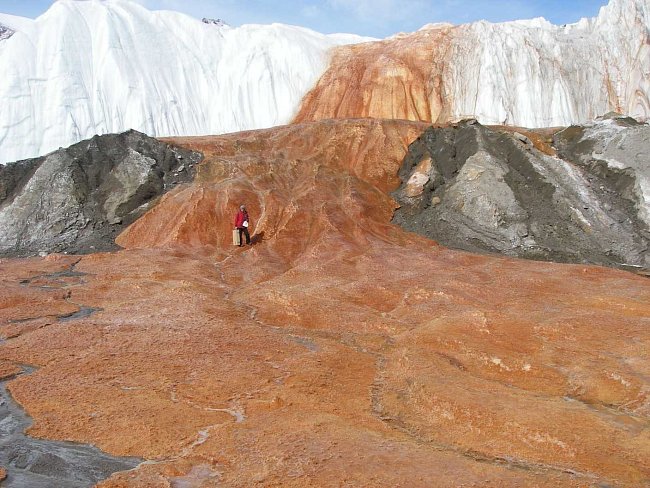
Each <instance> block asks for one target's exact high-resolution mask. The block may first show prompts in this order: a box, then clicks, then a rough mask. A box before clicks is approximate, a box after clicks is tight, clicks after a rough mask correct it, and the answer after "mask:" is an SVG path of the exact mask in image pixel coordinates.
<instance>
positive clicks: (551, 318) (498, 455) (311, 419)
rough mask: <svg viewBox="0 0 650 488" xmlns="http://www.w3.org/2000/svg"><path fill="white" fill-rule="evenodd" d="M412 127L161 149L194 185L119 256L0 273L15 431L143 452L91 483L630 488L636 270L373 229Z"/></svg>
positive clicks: (639, 395) (647, 467) (646, 366)
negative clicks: (88, 311) (182, 158)
mask: <svg viewBox="0 0 650 488" xmlns="http://www.w3.org/2000/svg"><path fill="white" fill-rule="evenodd" d="M424 127H425V126H424V125H423V124H420V123H415V122H398V121H378V120H354V121H340V120H339V121H323V122H319V123H309V124H307V123H306V124H299V125H293V126H287V127H281V128H275V129H269V130H262V131H251V132H245V133H238V134H230V135H226V136H219V137H201V138H182V139H173V142H174V143H176V144H179V145H182V146H185V147H190V148H192V149H195V150H199V151H202V152H203V153H204V154H205V160H204V161H203V162H202V163H201V164H200V165H199V168H198V176H197V179H196V181H195V182H194V183H192V184H188V185H183V186H180V187H179V188H177V189H176V190H174V191H172V192H170V193H168V194H166V195H165V196H163V197H162V198H161V200H160V202H159V203H158V205H157V206H156V207H155V208H153V209H152V210H150V211H149V212H148V213H147V214H145V215H144V216H143V217H142V218H141V219H140V220H138V221H137V222H135V223H134V224H133V225H132V226H131V227H130V228H128V229H127V230H126V231H125V232H124V233H123V234H122V235H121V236H120V237H119V239H118V243H119V244H120V245H122V246H123V247H125V250H123V251H120V252H116V253H105V254H94V255H89V256H84V257H81V258H80V257H65V256H61V257H57V256H50V257H48V258H45V259H41V258H35V259H30V260H3V261H2V262H0V276H1V277H2V278H1V279H2V285H3V286H2V292H1V293H2V294H1V295H0V297H1V299H2V304H3V307H2V308H1V309H0V320H1V324H2V325H0V333H2V334H3V335H4V336H7V337H8V336H10V337H11V338H10V339H9V340H8V341H7V342H5V343H4V344H3V345H2V347H0V360H2V362H0V367H2V368H3V371H4V368H10V367H11V365H15V364H33V365H35V366H39V367H40V368H39V369H38V370H37V371H35V372H34V373H32V374H31V375H29V376H24V377H19V378H18V379H16V380H14V381H12V382H11V383H9V389H10V391H11V393H12V394H13V395H14V397H15V398H16V400H17V401H18V402H20V403H21V404H22V405H23V406H24V407H25V408H26V410H27V412H28V413H29V414H30V415H31V416H32V417H33V419H34V423H33V425H32V427H31V428H30V431H29V433H30V434H31V435H33V436H36V437H48V438H54V439H67V440H73V441H79V442H86V443H93V444H96V445H97V446H98V447H100V448H101V449H103V450H105V451H107V452H109V453H111V454H115V455H133V456H140V457H144V458H147V459H149V460H150V462H148V463H146V464H143V465H141V466H140V467H139V468H137V469H135V470H133V471H130V472H124V473H117V474H115V475H113V476H112V477H111V478H110V479H109V480H107V481H105V482H103V483H101V484H100V486H102V487H104V488H107V487H151V486H233V487H235V486H237V487H239V486H241V487H245V486H246V487H247V486H254V485H259V486H294V487H309V486H313V487H317V486H318V487H321V486H322V487H325V486H327V487H329V486H355V487H357V486H361V487H376V486H387V487H396V486H403V487H430V486H441V487H456V486H512V487H515V486H540V487H541V486H554V487H556V486H563V487H564V486H566V487H583V486H585V487H586V486H598V485H601V486H605V485H609V486H633V487H636V486H638V487H641V486H645V485H646V484H647V482H648V479H649V478H650V462H649V461H648V460H649V459H650V432H649V429H648V418H649V416H650V399H649V397H648V395H649V394H650V380H649V377H650V358H649V357H648V354H647V351H648V350H649V347H648V346H649V345H650V329H649V328H648V317H650V281H648V280H647V279H646V278H643V277H640V276H636V275H633V274H631V273H626V272H622V271H616V270H612V269H606V268H600V267H592V266H580V265H560V264H553V263H541V262H532V261H523V260H516V259H509V258H502V257H495V256H482V255H472V254H469V253H465V252H459V251H452V250H449V249H445V248H443V247H441V246H438V245H437V244H436V243H434V242H432V241H429V240H426V239H424V238H422V237H419V236H416V235H414V234H409V233H406V232H404V231H402V230H401V229H399V228H397V227H395V226H393V225H391V224H390V219H391V216H392V212H393V209H394V205H395V204H394V201H393V200H392V199H391V198H390V197H389V196H388V193H389V192H390V191H391V190H393V189H394V188H396V186H397V184H398V181H397V177H396V174H397V169H398V168H399V165H400V164H401V160H402V158H403V157H404V154H405V152H406V148H407V146H408V144H409V143H410V142H411V141H413V140H414V139H415V138H417V136H419V135H420V133H421V132H422V130H423V129H424ZM242 203H244V204H246V205H247V207H248V209H249V213H250V215H251V218H252V229H253V234H254V244H253V246H251V247H247V248H243V249H240V248H235V247H233V246H232V244H231V240H230V232H231V230H232V222H231V221H232V219H233V217H234V212H235V211H236V209H237V207H238V206H239V205H240V204H242ZM65 270H72V271H74V273H68V274H66V273H61V272H62V271H65ZM57 273H58V274H57ZM62 276H63V277H62ZM34 277H38V278H34ZM33 278H34V279H33ZM81 306H83V307H93V308H98V309H101V311H97V312H96V313H94V314H92V315H91V316H88V317H85V318H80V319H77V320H69V321H63V322H57V321H55V320H51V319H50V318H51V317H58V316H61V315H63V314H66V313H69V312H70V310H69V309H70V308H75V307H76V308H77V309H78V308H79V307H81ZM16 319H20V320H21V322H19V323H18V324H17V323H16V322H15V320H16ZM30 324H31V325H32V326H30ZM18 325H19V326H20V327H18Z"/></svg>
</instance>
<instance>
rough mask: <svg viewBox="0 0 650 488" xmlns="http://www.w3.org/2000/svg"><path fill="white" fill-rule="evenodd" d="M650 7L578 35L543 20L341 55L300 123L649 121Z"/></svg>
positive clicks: (441, 32)
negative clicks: (612, 116) (361, 119)
mask: <svg viewBox="0 0 650 488" xmlns="http://www.w3.org/2000/svg"><path fill="white" fill-rule="evenodd" d="M649 5H650V0H611V1H610V3H609V5H608V6H607V7H603V8H602V9H601V11H600V14H599V15H598V16H597V17H596V18H593V19H582V20H581V21H579V22H577V23H575V24H571V25H564V26H556V25H553V24H551V23H549V22H548V21H546V20H545V19H543V18H538V19H531V20H522V21H515V22H504V23H500V24H492V23H489V22H485V21H481V22H476V23H473V24H465V25H461V26H456V27H454V26H450V25H439V24H438V25H435V24H434V25H427V26H425V27H423V28H422V29H421V30H420V31H418V32H415V33H413V34H405V35H398V36H394V37H392V38H389V39H386V40H384V41H380V42H373V43H366V44H363V45H361V46H342V47H338V48H336V49H335V53H334V55H333V57H332V62H331V63H330V67H329V68H328V70H327V72H326V73H325V74H324V75H323V76H322V77H321V79H320V80H319V82H318V84H317V85H316V86H315V87H314V89H313V90H312V91H311V92H310V93H309V94H308V95H307V97H306V98H305V101H304V103H303V105H302V107H301V109H300V112H299V113H298V116H297V118H296V120H298V121H306V120H319V119H327V118H345V117H354V116H355V115H356V116H364V115H366V116H367V115H370V116H373V117H384V118H390V117H393V116H397V118H405V119H408V120H421V121H426V122H439V123H445V122H449V121H450V120H454V119H460V118H466V117H475V118H477V119H478V120H479V121H480V122H483V123H486V124H506V125H516V126H526V127H549V126H563V125H568V124H571V123H581V122H586V121H588V120H591V119H593V118H595V117H597V116H600V115H603V114H605V113H607V112H610V111H616V112H619V113H625V114H628V115H631V116H633V117H636V118H639V119H647V118H648V116H649V115H650V108H649V104H648V94H649V93H650V38H649V36H648V28H649V26H650V13H649V10H650V7H649ZM410 106H412V107H417V108H418V109H417V110H410V109H409V107H410ZM420 108H421V109H420Z"/></svg>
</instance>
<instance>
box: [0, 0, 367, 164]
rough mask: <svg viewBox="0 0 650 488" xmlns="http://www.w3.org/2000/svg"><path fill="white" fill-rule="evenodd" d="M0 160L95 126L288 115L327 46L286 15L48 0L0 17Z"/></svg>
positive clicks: (208, 127)
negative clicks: (217, 15) (235, 22)
mask: <svg viewBox="0 0 650 488" xmlns="http://www.w3.org/2000/svg"><path fill="white" fill-rule="evenodd" d="M0 23H3V24H6V25H7V26H8V27H12V28H13V29H14V30H16V31H17V32H16V33H15V34H14V35H13V36H11V37H10V38H9V39H6V40H4V41H0V73H2V77H1V79H0V163H6V162H9V161H14V160H18V159H23V158H28V157H33V156H38V155H42V154H44V153H47V152H49V151H52V150H54V149H57V148H59V147H61V146H67V145H69V144H71V143H74V142H77V141H80V140H82V139H84V138H87V137H90V136H92V135H94V134H104V133H113V132H120V131H122V130H125V129H136V130H139V131H141V132H145V133H147V134H149V135H153V136H164V135H180V134H182V135H197V134H213V133H224V132H234V131H239V130H243V129H253V128H260V127H271V126H274V125H279V124H283V123H286V122H288V121H289V120H290V119H291V117H292V116H293V115H294V112H295V110H296V107H298V104H299V103H300V100H301V98H302V97H303V95H304V94H305V93H306V92H307V91H308V90H309V89H310V88H311V87H312V86H313V85H314V84H315V83H316V81H317V80H318V77H319V76H320V75H321V73H322V72H323V71H324V70H325V69H326V67H327V52H328V50H329V48H331V47H332V46H335V45H338V44H342V43H347V42H359V41H362V40H363V38H361V37H358V36H348V35H329V36H326V35H322V34H319V33H316V32H313V31H310V30H307V29H303V28H300V27H293V26H287V25H278V24H273V25H245V26H242V27H239V28H230V27H227V26H218V25H214V24H206V23H203V22H202V21H201V20H199V19H194V18H191V17H188V16H186V15H184V14H180V13H176V12H168V11H160V12H151V11H148V10H146V9H145V8H143V7H141V6H140V5H138V4H136V3H133V2H130V1H125V0H108V1H98V0H89V1H83V2H80V1H73V0H59V1H56V2H54V4H53V5H52V7H51V8H50V9H49V10H48V11H47V12H46V13H45V14H43V15H42V16H41V17H39V18H37V19H36V20H35V21H29V20H28V19H16V18H15V17H11V16H0Z"/></svg>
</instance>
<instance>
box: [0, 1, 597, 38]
mask: <svg viewBox="0 0 650 488" xmlns="http://www.w3.org/2000/svg"><path fill="white" fill-rule="evenodd" d="M137 1H138V3H141V4H143V5H145V6H146V7H147V8H150V9H153V10H160V9H166V10H178V11H181V12H185V13H188V14H190V15H192V16H194V17H199V18H201V17H213V18H222V19H224V20H225V21H226V22H228V23H229V24H231V25H235V26H236V25H241V24H245V23H271V22H282V23H285V24H295V25H301V26H304V27H309V28H311V29H314V30H317V31H319V32H324V33H332V32H351V33H354V34H361V35H367V36H373V37H387V36H389V35H392V34H395V33H397V32H412V31H414V30H417V29H419V28H420V27H421V26H422V25H424V24H428V23H430V22H451V23H453V24H461V23H465V22H472V21H475V20H480V19H485V20H489V21H492V22H501V21H505V20H515V19H524V18H532V17H545V18H546V19H548V20H550V21H551V22H553V23H554V24H566V23H571V22H576V21H577V20H579V19H580V18H581V17H593V16H595V15H597V14H598V10H599V8H600V7H602V6H603V5H605V4H607V0H304V1H296V0H281V1H277V0H137ZM51 4H52V0H0V12H2V13H7V14H14V15H22V16H25V17H37V16H38V15H40V14H41V13H43V12H44V11H45V10H47V8H48V7H49V6H50V5H51Z"/></svg>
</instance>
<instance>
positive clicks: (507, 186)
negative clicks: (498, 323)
mask: <svg viewBox="0 0 650 488" xmlns="http://www.w3.org/2000/svg"><path fill="white" fill-rule="evenodd" d="M612 127H614V128H613V129H612ZM649 138H650V126H648V125H639V124H638V123H636V122H634V124H632V123H631V122H630V121H629V120H627V119H621V120H619V119H606V120H601V121H598V122H596V123H594V124H592V125H590V126H585V127H571V128H568V129H566V130H565V131H562V132H560V133H558V134H557V135H556V136H555V143H556V145H557V147H558V150H559V157H551V156H547V155H545V154H543V153H542V152H540V151H538V150H537V149H535V148H534V147H533V144H532V142H531V141H530V139H529V138H528V137H526V136H524V135H522V134H519V133H514V134H513V133H510V132H506V131H499V130H492V129H490V128H487V127H484V126H482V125H480V124H475V123H473V124H470V123H469V122H467V121H465V122H461V123H459V124H457V125H456V126H453V127H449V128H438V129H436V128H430V129H428V130H427V131H426V132H425V133H424V134H422V136H421V137H420V138H418V139H417V140H416V141H415V142H413V144H411V146H410V148H409V152H408V154H407V156H406V158H405V159H404V163H403V165H402V168H401V170H400V174H399V176H400V178H401V180H402V185H401V186H400V188H399V189H398V190H397V191H396V192H395V193H394V197H395V198H396V200H397V201H398V203H399V204H400V205H401V206H400V208H399V209H398V210H397V211H396V212H395V216H394V222H395V223H397V224H398V225H400V226H402V227H403V228H405V229H407V230H409V231H413V232H417V233H419V234H423V235H425V236H427V237H430V238H432V239H434V240H436V241H438V242H440V243H441V244H443V245H446V246H448V247H452V248H457V249H465V250H468V251H473V252H485V251H488V252H496V253H501V254H506V255H510V256H518V257H522V258H530V259H539V260H551V261H559V262H573V263H594V264H603V265H609V266H620V265H631V266H641V267H648V266H650V257H649V254H648V243H649V241H650V235H649V229H650V211H648V203H649V202H648V195H647V193H648V191H649V190H650V186H649V183H650V180H648V178H649V177H650V168H649V166H648V154H649V153H650V139H649ZM598 155H602V156H598ZM644 191H645V193H644Z"/></svg>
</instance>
